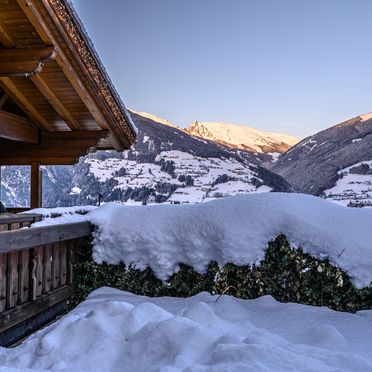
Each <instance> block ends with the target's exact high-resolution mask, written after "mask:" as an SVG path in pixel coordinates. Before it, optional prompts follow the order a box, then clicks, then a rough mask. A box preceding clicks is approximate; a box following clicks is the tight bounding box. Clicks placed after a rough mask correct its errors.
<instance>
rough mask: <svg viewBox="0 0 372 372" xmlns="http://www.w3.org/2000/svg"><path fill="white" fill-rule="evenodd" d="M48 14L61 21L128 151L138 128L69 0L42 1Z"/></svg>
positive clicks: (71, 45)
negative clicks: (51, 13) (52, 14)
mask: <svg viewBox="0 0 372 372" xmlns="http://www.w3.org/2000/svg"><path fill="white" fill-rule="evenodd" d="M41 1H42V3H43V4H44V6H45V7H46V8H47V10H48V12H49V13H50V11H53V13H54V15H55V17H53V19H54V20H58V23H59V24H58V25H57V26H59V31H60V32H61V34H62V36H63V38H64V39H65V41H66V43H67V44H68V45H69V47H70V48H71V47H73V48H74V49H75V52H76V53H77V54H78V56H79V57H80V61H79V62H80V64H82V65H83V66H84V67H85V69H86V71H87V72H88V73H89V76H90V77H91V79H92V80H93V82H94V84H95V87H96V89H97V90H98V92H99V95H100V98H102V101H103V103H104V104H105V106H106V108H107V110H108V113H110V114H111V116H112V119H113V122H114V123H115V126H114V127H112V128H111V129H113V130H114V132H115V134H116V136H117V137H119V140H120V142H121V145H122V147H123V148H129V147H130V145H131V144H133V143H134V142H135V140H136V133H137V128H136V126H135V124H134V122H133V120H132V118H131V116H130V113H129V112H128V110H127V109H126V107H125V105H124V103H123V102H122V100H121V98H120V96H119V94H118V93H117V91H116V89H115V87H114V85H113V84H112V82H111V80H110V78H109V76H108V74H107V72H106V70H105V68H104V66H103V64H102V62H101V60H100V58H99V57H98V54H97V52H96V50H95V48H94V46H93V43H92V42H91V40H90V38H89V37H88V35H87V32H86V30H85V28H84V26H83V24H82V22H81V20H80V19H79V17H78V15H77V13H76V11H75V10H74V8H73V6H72V4H71V2H70V1H68V0H41Z"/></svg>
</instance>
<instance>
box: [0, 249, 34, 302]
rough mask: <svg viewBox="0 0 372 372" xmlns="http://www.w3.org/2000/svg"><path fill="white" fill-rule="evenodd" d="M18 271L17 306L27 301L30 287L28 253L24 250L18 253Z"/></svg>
mask: <svg viewBox="0 0 372 372" xmlns="http://www.w3.org/2000/svg"><path fill="white" fill-rule="evenodd" d="M19 261H20V262H19V263H20V269H19V285H18V293H19V295H18V304H23V303H25V302H27V301H28V297H29V286H30V251H29V250H27V249H25V250H23V251H21V252H20V259H19ZM0 278H1V277H0Z"/></svg>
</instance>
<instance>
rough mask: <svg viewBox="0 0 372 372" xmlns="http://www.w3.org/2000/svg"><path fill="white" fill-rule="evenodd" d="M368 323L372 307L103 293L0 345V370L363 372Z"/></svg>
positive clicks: (371, 363) (369, 364) (367, 363)
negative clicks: (350, 309)
mask: <svg viewBox="0 0 372 372" xmlns="http://www.w3.org/2000/svg"><path fill="white" fill-rule="evenodd" d="M371 320H372V311H364V312H360V313H357V314H348V313H339V312H335V311H332V310H329V309H326V308H316V307H311V306H304V305H298V304H291V303H286V304H281V303H279V302H276V301H275V300H274V299H273V298H271V297H269V296H266V297H262V298H259V299H256V300H237V299H235V298H233V297H229V296H223V297H221V298H219V299H218V297H217V296H211V295H209V294H207V293H201V294H199V295H197V296H194V297H191V298H186V299H182V298H166V297H161V298H148V297H141V296H136V295H133V294H130V293H126V292H121V291H119V290H115V289H110V288H101V289H99V290H96V291H94V292H93V293H92V294H91V295H90V296H89V297H88V299H87V300H86V301H85V302H83V303H82V304H80V305H79V306H78V307H77V308H76V309H74V310H73V311H72V312H70V313H69V314H67V315H66V316H65V317H63V318H62V319H60V320H58V321H57V322H56V323H54V324H52V325H50V326H49V327H47V328H45V329H43V330H41V331H39V332H38V333H36V334H35V335H33V336H31V337H30V338H29V339H28V340H26V341H25V342H23V344H21V345H20V346H18V347H16V348H11V349H5V348H1V349H0V365H1V366H4V370H7V369H6V368H5V367H6V366H10V367H12V368H15V367H19V368H34V369H37V370H44V369H52V370H61V369H68V370H73V371H124V372H125V371H136V372H142V371H172V372H176V371H179V372H180V371H221V372H222V371H254V372H260V371H262V372H263V371H265V372H269V371H275V372H281V371H286V372H287V371H317V372H321V371H324V372H325V371H327V372H328V371H339V372H341V371H355V372H362V371H363V372H365V371H371V370H372V357H371V353H370V340H371V339H372V325H371V324H372V323H371ZM302 329H305V331H302ZM318 338H319V339H320V341H319V342H318V341H317V339H318ZM56 351H58V352H56ZM0 370H2V369H0Z"/></svg>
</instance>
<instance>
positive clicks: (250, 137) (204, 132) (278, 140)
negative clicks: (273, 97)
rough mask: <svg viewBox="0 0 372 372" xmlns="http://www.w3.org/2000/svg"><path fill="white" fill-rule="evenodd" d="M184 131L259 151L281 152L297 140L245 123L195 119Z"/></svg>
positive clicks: (230, 145)
mask: <svg viewBox="0 0 372 372" xmlns="http://www.w3.org/2000/svg"><path fill="white" fill-rule="evenodd" d="M185 131H186V132H187V133H189V134H191V135H193V136H197V137H200V138H204V139H208V140H211V141H215V142H218V143H221V144H223V145H224V146H227V147H230V148H237V149H241V150H245V151H251V152H259V153H283V152H285V151H287V150H288V149H289V148H290V147H292V146H293V145H295V144H296V143H297V142H298V139H297V138H296V137H293V136H289V135H286V134H279V133H270V132H262V131H258V130H257V129H254V128H250V127H248V126H245V125H236V124H230V123H222V122H199V121H195V122H194V123H193V124H192V125H190V127H188V128H186V129H185Z"/></svg>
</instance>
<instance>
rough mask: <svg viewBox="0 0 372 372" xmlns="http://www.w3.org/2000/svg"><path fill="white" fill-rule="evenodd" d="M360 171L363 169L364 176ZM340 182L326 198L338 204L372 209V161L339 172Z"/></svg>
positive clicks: (328, 191)
mask: <svg viewBox="0 0 372 372" xmlns="http://www.w3.org/2000/svg"><path fill="white" fill-rule="evenodd" d="M363 168H364V169H363ZM358 169H363V173H365V174H363V173H362V172H361V171H359V172H358ZM337 173H338V175H339V177H340V178H339V180H338V181H337V183H336V185H335V186H334V187H332V188H331V189H328V190H326V191H324V196H325V197H326V198H327V199H329V200H331V201H334V202H335V203H337V204H341V205H344V206H348V205H349V204H350V203H351V204H353V206H357V205H363V206H367V207H372V161H363V162H361V163H357V164H354V165H352V166H350V167H347V168H344V169H342V170H340V171H338V172H337Z"/></svg>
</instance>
